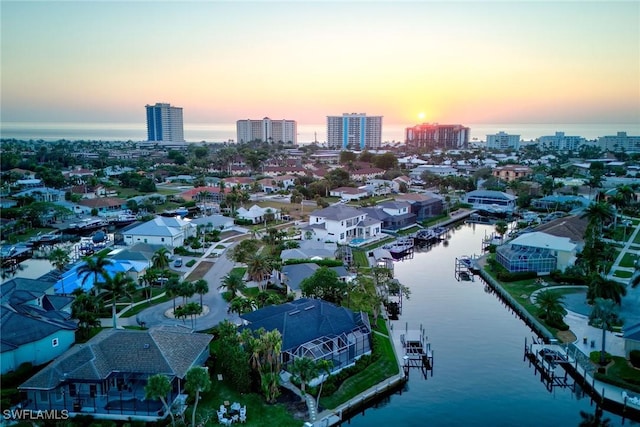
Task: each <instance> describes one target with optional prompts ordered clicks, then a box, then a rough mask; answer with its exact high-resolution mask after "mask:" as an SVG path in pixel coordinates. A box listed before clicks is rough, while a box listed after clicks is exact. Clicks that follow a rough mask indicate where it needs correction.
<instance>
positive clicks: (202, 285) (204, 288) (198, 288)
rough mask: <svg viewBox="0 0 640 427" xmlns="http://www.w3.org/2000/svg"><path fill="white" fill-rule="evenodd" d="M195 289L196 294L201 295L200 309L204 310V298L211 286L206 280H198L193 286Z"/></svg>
mask: <svg viewBox="0 0 640 427" xmlns="http://www.w3.org/2000/svg"><path fill="white" fill-rule="evenodd" d="M193 289H194V291H195V292H196V294H199V295H200V308H202V296H203V295H204V294H206V293H207V292H209V284H208V283H207V281H206V280H204V279H200V280H196V281H195V282H194V284H193Z"/></svg>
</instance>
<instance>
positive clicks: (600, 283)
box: [587, 274, 627, 305]
mask: <svg viewBox="0 0 640 427" xmlns="http://www.w3.org/2000/svg"><path fill="white" fill-rule="evenodd" d="M625 295H627V288H626V286H625V285H623V284H622V283H619V282H616V281H615V280H611V279H607V278H605V277H603V276H602V275H600V274H592V275H591V276H590V277H589V290H588V291H587V299H588V300H589V301H590V302H593V301H594V300H595V299H596V298H604V299H610V300H613V301H614V302H615V303H616V304H618V305H620V303H621V302H622V297H623V296H625Z"/></svg>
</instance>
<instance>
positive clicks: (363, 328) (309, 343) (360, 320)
mask: <svg viewBox="0 0 640 427" xmlns="http://www.w3.org/2000/svg"><path fill="white" fill-rule="evenodd" d="M240 317H241V318H242V319H243V320H244V321H245V322H246V323H247V325H246V326H245V328H249V329H251V330H254V331H255V330H258V329H260V328H264V329H265V330H267V331H271V330H274V329H277V330H278V331H280V334H281V335H282V353H281V358H282V369H284V370H285V371H291V365H292V363H293V362H294V360H295V359H297V358H301V357H307V358H310V359H312V360H314V361H318V360H321V359H324V360H331V361H332V362H333V369H332V370H333V372H334V373H335V372H338V371H340V370H342V369H344V368H346V367H349V366H351V365H353V364H354V363H355V361H356V360H357V359H359V358H360V357H362V356H363V355H366V354H370V353H371V325H370V324H369V317H368V315H367V314H366V313H364V312H353V311H351V310H349V309H348V308H345V307H338V306H336V305H333V304H331V303H329V302H326V301H323V300H318V299H307V298H303V299H298V300H294V301H291V302H289V303H286V304H280V305H272V306H268V307H265V308H262V309H260V310H256V311H252V312H250V313H246V314H243V315H242V316H240Z"/></svg>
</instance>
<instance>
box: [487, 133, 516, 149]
mask: <svg viewBox="0 0 640 427" xmlns="http://www.w3.org/2000/svg"><path fill="white" fill-rule="evenodd" d="M487 149H489V150H519V149H520V135H513V134H508V133H506V132H503V131H500V132H498V133H496V134H492V135H487Z"/></svg>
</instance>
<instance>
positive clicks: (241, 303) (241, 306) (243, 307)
mask: <svg viewBox="0 0 640 427" xmlns="http://www.w3.org/2000/svg"><path fill="white" fill-rule="evenodd" d="M256 308H257V304H256V301H255V300H254V299H251V298H242V297H237V298H234V299H232V300H231V303H230V304H229V310H228V311H229V313H238V314H244V313H249V312H250V311H253V310H255V309H256Z"/></svg>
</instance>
